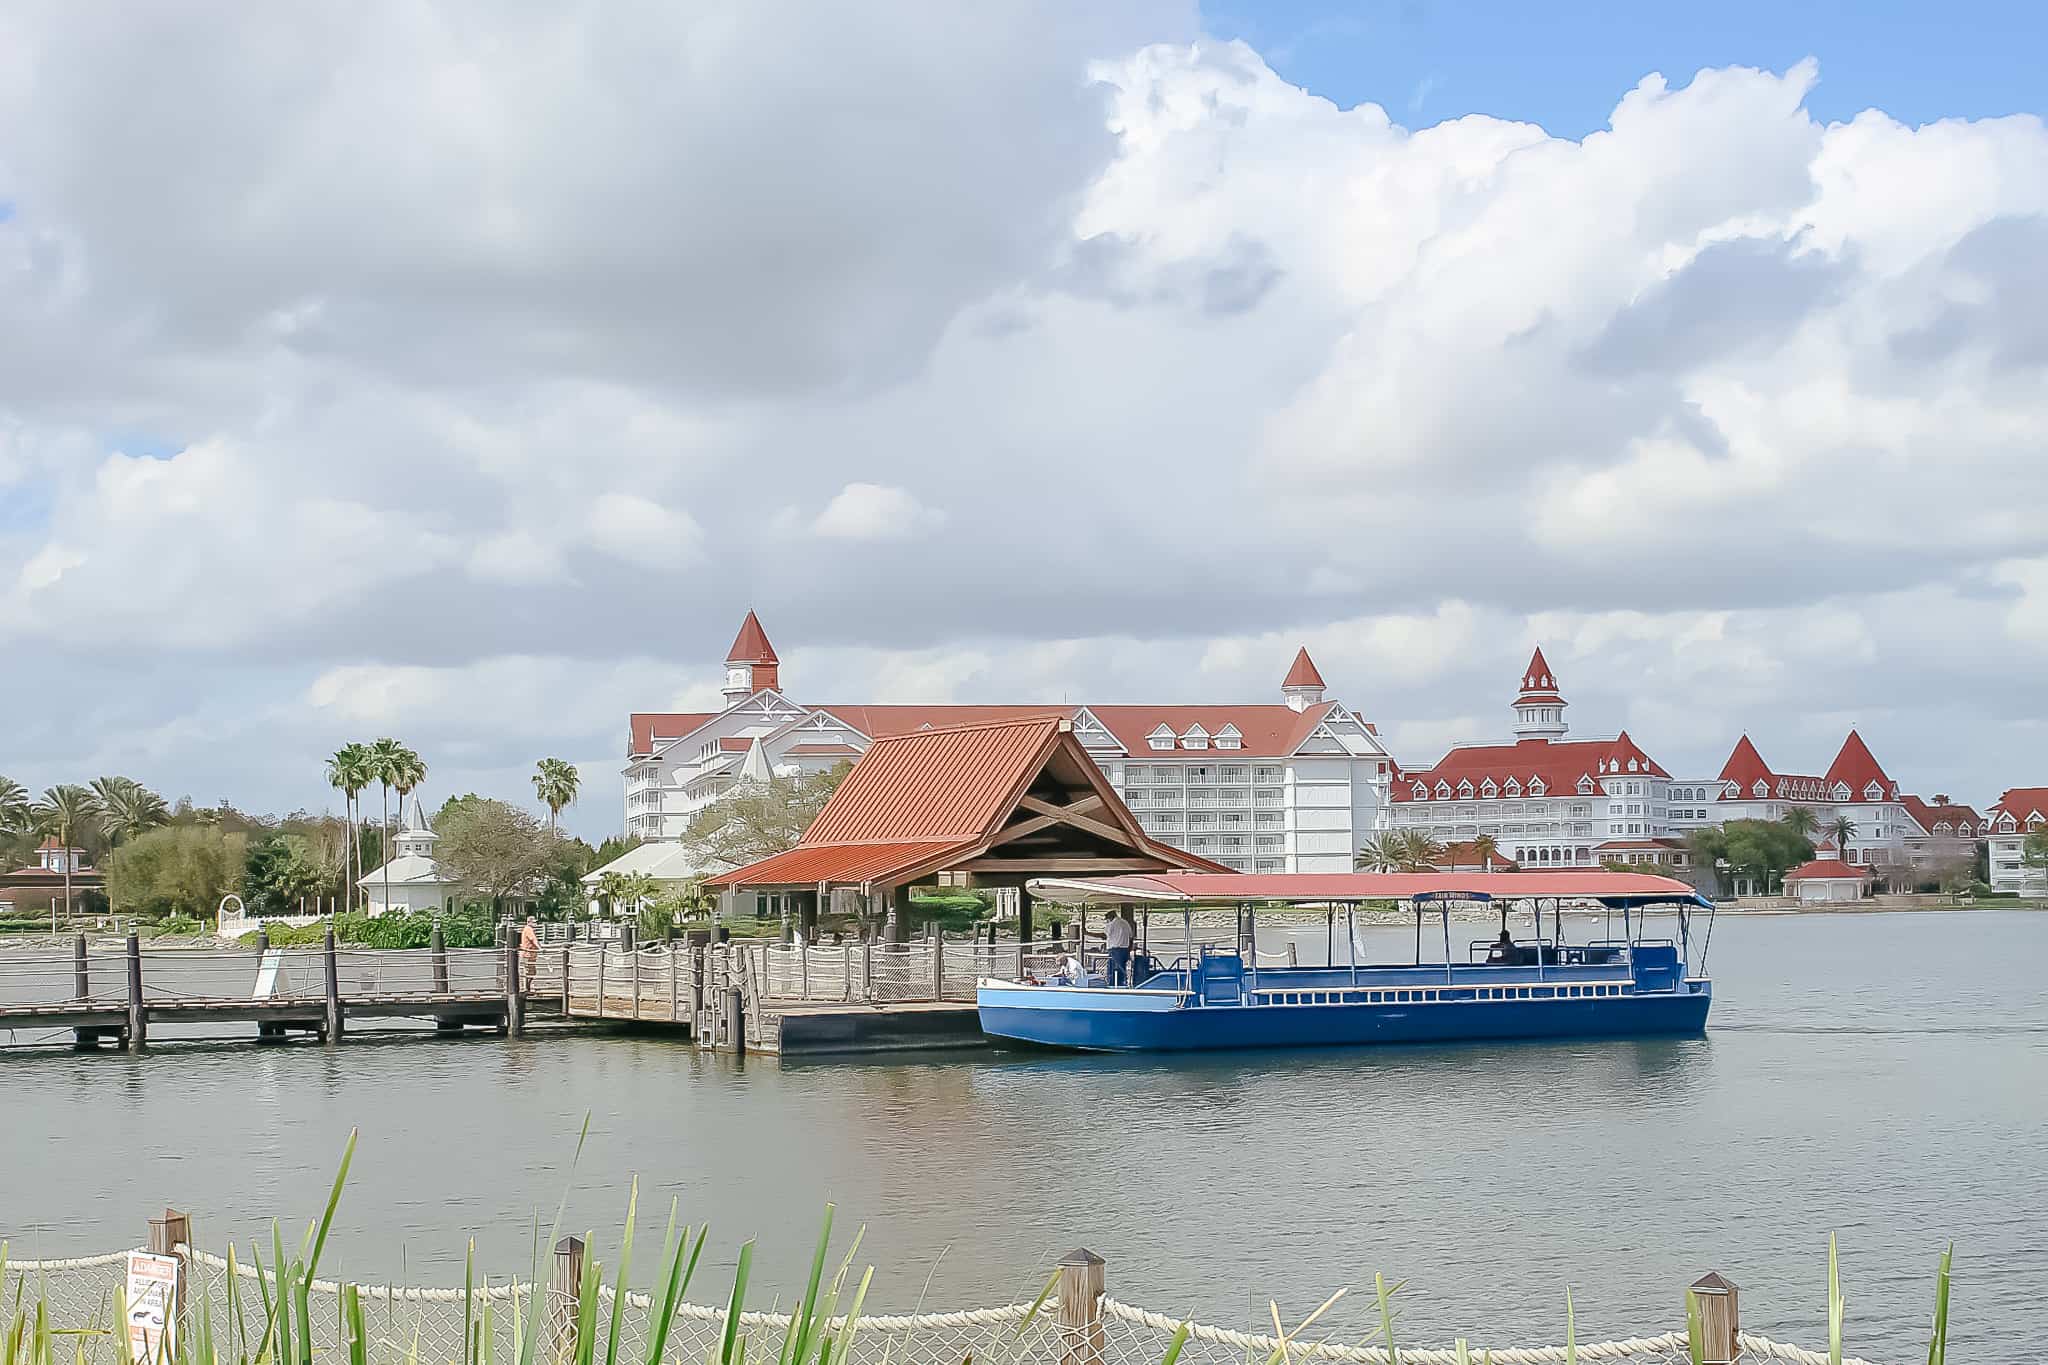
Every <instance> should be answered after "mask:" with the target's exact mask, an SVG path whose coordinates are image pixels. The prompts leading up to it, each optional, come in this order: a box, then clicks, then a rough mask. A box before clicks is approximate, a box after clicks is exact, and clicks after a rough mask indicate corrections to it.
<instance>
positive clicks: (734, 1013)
mask: <svg viewBox="0 0 2048 1365" xmlns="http://www.w3.org/2000/svg"><path fill="white" fill-rule="evenodd" d="M725 1035H726V1041H727V1042H728V1043H730V1044H732V1050H733V1051H734V1052H745V1051H746V1050H747V1003H746V997H745V996H744V995H742V994H741V993H740V988H739V987H738V986H727V987H726V988H725Z"/></svg>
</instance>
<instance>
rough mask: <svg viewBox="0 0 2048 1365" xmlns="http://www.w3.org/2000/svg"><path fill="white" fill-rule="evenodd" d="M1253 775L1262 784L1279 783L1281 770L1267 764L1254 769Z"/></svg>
mask: <svg viewBox="0 0 2048 1365" xmlns="http://www.w3.org/2000/svg"><path fill="white" fill-rule="evenodd" d="M1252 775H1253V776H1254V777H1255V778H1257V779H1258V780H1259V781H1261V782H1278V781H1279V780H1280V777H1281V773H1280V769H1278V768H1277V767H1274V766H1272V765H1271V764H1266V763H1262V764H1260V765H1259V766H1258V767H1256V768H1254V769H1252Z"/></svg>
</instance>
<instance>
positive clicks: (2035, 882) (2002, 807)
mask: <svg viewBox="0 0 2048 1365" xmlns="http://www.w3.org/2000/svg"><path fill="white" fill-rule="evenodd" d="M1984 833H1985V838H1986V841H1987V842H1988V843H1989V844H1990V859H1991V889H1992V890H1993V891H2013V892H2019V893H2022V894H2025V895H2033V896H2040V895H2048V868H2041V867H2029V866H2028V865H2027V860H2026V845H2027V836H2028V835H2029V834H2048V787H2014V788H2012V789H2011V790H2009V791H2007V792H2006V794H2005V795H2003V796H2001V797H1999V798H1998V802H1997V804H1996V805H1994V806H1992V807H1991V809H1990V810H1988V811H1986V812H1985V813H1984Z"/></svg>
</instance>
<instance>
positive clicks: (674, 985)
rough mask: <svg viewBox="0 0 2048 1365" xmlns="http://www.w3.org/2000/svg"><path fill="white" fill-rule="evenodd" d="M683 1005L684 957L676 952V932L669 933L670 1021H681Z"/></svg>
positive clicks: (670, 931)
mask: <svg viewBox="0 0 2048 1365" xmlns="http://www.w3.org/2000/svg"><path fill="white" fill-rule="evenodd" d="M682 1005H683V955H682V954H681V953H679V952H677V951H676V931H675V930H673V929H671V930H669V931H668V1021H669V1022H670V1023H671V1024H673V1023H677V1022H679V1021H680V1020H681V1018H682V1014H681V1010H682Z"/></svg>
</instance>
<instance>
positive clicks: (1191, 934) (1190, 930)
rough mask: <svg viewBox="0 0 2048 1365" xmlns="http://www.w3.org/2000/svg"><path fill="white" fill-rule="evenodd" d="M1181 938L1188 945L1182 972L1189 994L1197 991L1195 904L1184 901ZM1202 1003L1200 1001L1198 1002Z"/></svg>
mask: <svg viewBox="0 0 2048 1365" xmlns="http://www.w3.org/2000/svg"><path fill="white" fill-rule="evenodd" d="M1180 932H1181V938H1182V939H1183V941H1185V942H1186V944H1187V956H1186V957H1183V958H1182V959H1181V971H1182V974H1183V977H1184V983H1185V985H1186V988H1187V991H1188V994H1190V995H1193V994H1194V991H1195V903H1194V902H1193V901H1182V902H1181V907H1180ZM1196 1003H1197V1004H1199V1003H1201V1002H1200V1001H1197V1002H1196Z"/></svg>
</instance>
